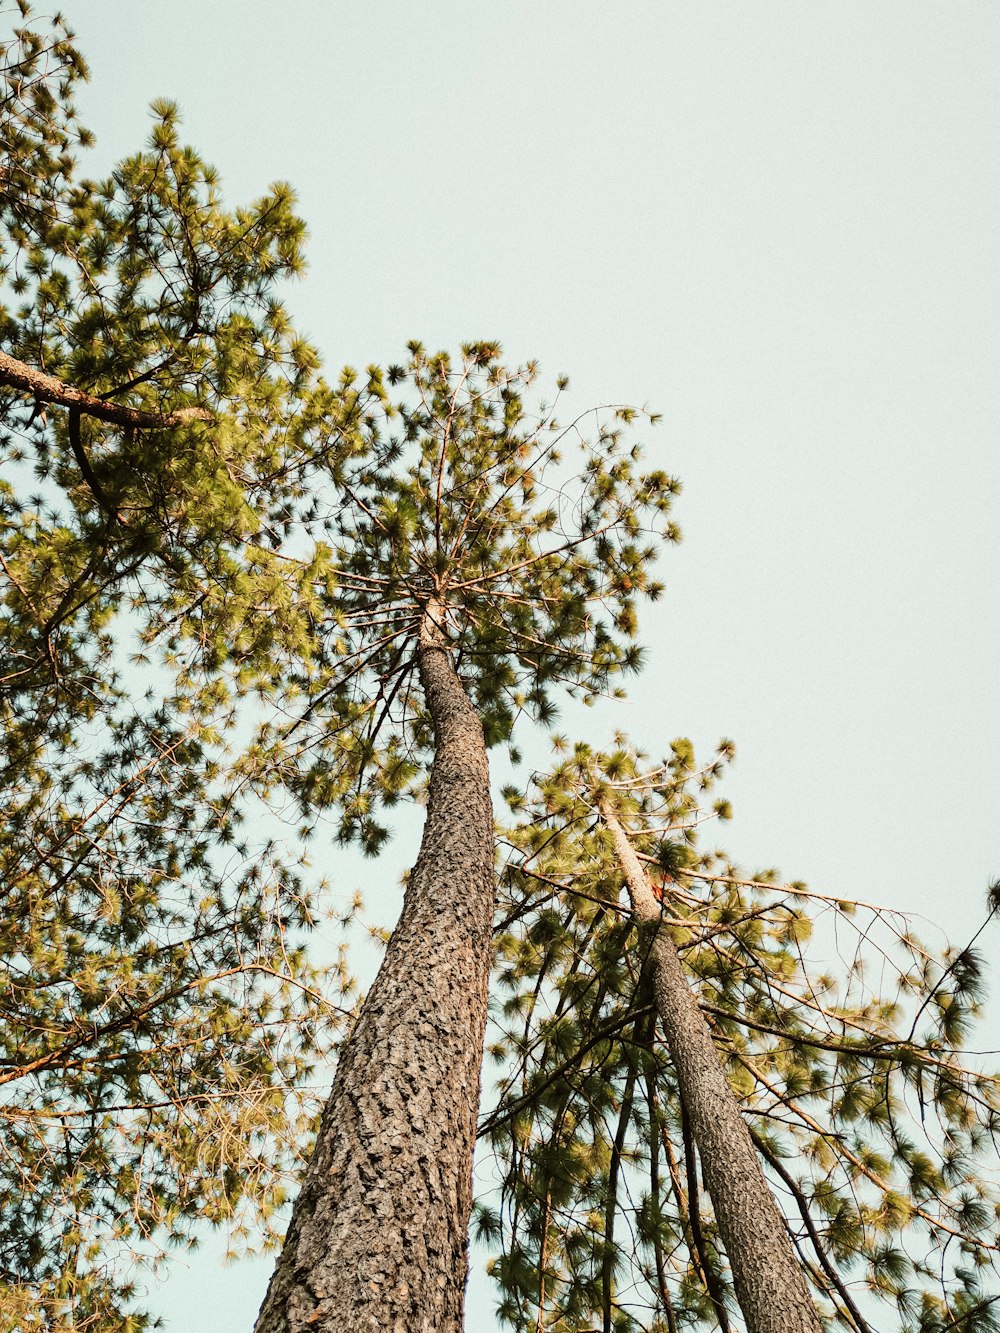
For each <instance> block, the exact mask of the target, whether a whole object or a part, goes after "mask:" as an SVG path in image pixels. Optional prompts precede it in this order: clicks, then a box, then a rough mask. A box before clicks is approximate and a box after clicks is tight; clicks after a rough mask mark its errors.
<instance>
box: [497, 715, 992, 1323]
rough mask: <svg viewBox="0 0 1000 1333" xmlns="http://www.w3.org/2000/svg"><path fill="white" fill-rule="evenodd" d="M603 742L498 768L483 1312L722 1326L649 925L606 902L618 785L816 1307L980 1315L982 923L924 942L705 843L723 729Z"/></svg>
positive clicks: (721, 1288) (723, 1305)
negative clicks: (702, 757)
mask: <svg viewBox="0 0 1000 1333" xmlns="http://www.w3.org/2000/svg"><path fill="white" fill-rule="evenodd" d="M619 741H620V743H619V746H618V747H617V748H616V749H614V750H611V751H608V752H603V753H602V752H601V751H598V750H596V749H595V748H594V747H592V746H590V745H588V744H585V743H579V744H577V745H575V746H573V747H572V748H571V749H570V748H569V747H566V746H565V744H562V743H561V748H563V750H564V757H562V758H561V760H560V762H559V763H558V764H557V766H556V768H555V769H554V770H553V771H552V772H551V773H550V774H548V775H544V776H539V777H538V778H537V779H536V780H535V782H534V783H533V785H532V786H531V787H530V788H529V790H528V792H527V793H524V792H520V791H517V790H516V789H511V790H510V791H509V800H510V803H511V805H512V807H513V810H514V812H515V814H516V815H517V821H516V823H514V824H513V825H512V826H511V827H510V828H509V829H508V830H507V832H506V835H505V842H506V846H507V849H508V858H507V868H506V871H505V875H504V879H503V884H504V889H505V893H504V897H505V902H504V903H502V907H501V910H502V912H503V917H502V920H501V923H500V933H499V936H498V948H499V967H500V971H499V976H498V982H499V995H498V1010H497V1022H498V1027H499V1030H498V1032H497V1034H496V1039H495V1041H494V1044H493V1046H492V1050H491V1054H492V1055H493V1057H494V1059H495V1060H496V1061H498V1062H499V1064H500V1065H501V1069H502V1071H503V1072H502V1074H501V1081H500V1089H501V1095H500V1099H499V1103H498V1105H497V1106H496V1108H495V1109H494V1110H492V1111H491V1112H490V1113H489V1114H488V1115H487V1116H486V1117H485V1119H484V1124H483V1132H484V1134H485V1135H486V1136H487V1138H488V1141H489V1142H490V1144H491V1145H492V1147H493V1150H494V1152H495V1153H496V1160H497V1162H498V1169H499V1173H500V1177H499V1178H500V1200H499V1206H497V1205H495V1204H493V1203H490V1202H489V1201H487V1200H484V1202H483V1204H482V1206H481V1207H480V1210H479V1216H478V1222H479V1227H480V1229H481V1232H482V1234H483V1235H484V1236H485V1237H486V1238H488V1239H490V1240H492V1241H493V1242H494V1243H496V1242H498V1241H499V1242H501V1243H502V1253H501V1257H500V1258H499V1259H498V1260H497V1261H496V1262H495V1265H494V1272H495V1274H496V1276H497V1277H498V1280H499V1282H500V1286H501V1290H502V1293H503V1296H502V1300H501V1304H500V1313H501V1316H502V1318H503V1319H504V1320H505V1321H506V1322H507V1323H509V1324H510V1325H511V1326H512V1327H515V1328H525V1329H527V1328H532V1329H534V1328H536V1327H538V1326H544V1327H546V1328H566V1329H583V1328H589V1327H591V1326H592V1325H593V1324H594V1323H595V1322H598V1323H599V1322H600V1320H601V1319H602V1318H603V1319H604V1320H605V1321H606V1322H605V1324H604V1326H605V1327H606V1328H612V1327H613V1328H615V1329H622V1330H625V1329H639V1328H649V1327H656V1328H664V1329H670V1330H675V1329H680V1328H685V1327H687V1328H698V1327H705V1328H711V1327H720V1326H721V1327H723V1328H726V1327H729V1324H730V1320H731V1319H732V1318H733V1315H734V1311H735V1310H736V1307H735V1306H734V1301H733V1294H732V1290H731V1286H730V1281H729V1276H728V1262H727V1259H726V1255H725V1252H724V1250H723V1249H722V1247H721V1246H720V1244H719V1240H718V1235H717V1231H716V1226H715V1223H714V1219H713V1216H712V1209H711V1202H710V1201H709V1200H708V1199H707V1198H706V1197H705V1195H704V1190H703V1185H702V1183H701V1179H700V1171H699V1168H698V1163H697V1156H696V1152H695V1149H694V1145H693V1143H692V1139H691V1134H690V1131H689V1128H688V1126H687V1124H686V1123H685V1117H684V1114H683V1109H682V1107H681V1104H680V1101H679V1099H678V1095H677V1085H676V1078H675V1074H674V1071H673V1070H672V1068H671V1065H670V1062H669V1060H668V1058H667V1057H666V1054H665V1051H664V1047H663V1042H662V1037H661V1036H660V1034H659V1033H658V1030H657V1022H656V1014H655V1011H654V1008H653V1005H652V997H651V994H650V989H649V974H648V968H647V966H646V959H645V954H644V948H646V947H648V946H646V945H644V943H643V936H642V935H641V934H640V933H639V932H637V930H636V928H635V923H634V921H633V920H632V919H631V915H630V913H629V912H628V910H627V908H624V907H623V906H622V902H621V887H622V878H621V871H620V869H619V867H618V865H617V863H616V860H615V857H614V855H613V852H612V847H611V845H610V840H609V836H608V833H607V829H606V828H605V826H604V823H603V821H602V819H601V815H600V808H601V803H602V801H611V802H612V803H613V805H614V807H615V808H616V809H617V810H619V811H620V812H621V817H622V819H623V820H625V819H627V820H628V824H629V828H630V829H631V833H630V840H631V841H632V843H633V845H634V847H635V850H636V851H637V853H638V854H639V857H640V859H641V860H642V861H643V862H644V863H645V865H646V866H647V868H648V873H649V875H650V876H651V878H652V880H653V882H654V884H656V885H658V893H659V895H660V898H661V903H662V911H663V922H664V924H663V926H662V928H663V929H668V930H669V931H670V933H671V935H672V936H673V938H674V940H675V941H676V945H677V948H678V950H680V952H681V954H682V956H683V959H684V964H685V968H686V970H687V971H688V974H689V977H690V980H691V983H692V985H693V986H694V988H695V992H696V994H697V996H698V998H699V1001H700V1004H701V1008H702V1011H703V1012H704V1014H705V1015H706V1017H707V1019H708V1021H709V1024H710V1026H711V1029H712V1032H713V1036H714V1038H715V1042H716V1045H717V1048H718V1051H719V1054H720V1056H721V1058H722V1059H723V1060H724V1061H725V1064H726V1068H727V1071H728V1074H729V1080H730V1083H731V1086H732V1087H733V1089H734V1091H735V1092H736V1094H737V1096H738V1097H739V1098H740V1102H741V1105H742V1109H743V1113H744V1116H745V1117H746V1120H747V1123H748V1125H749V1127H750V1131H751V1134H752V1136H753V1139H754V1142H755V1143H756V1145H757V1148H758V1151H759V1153H760V1155H761V1157H762V1159H763V1161H764V1163H765V1165H766V1167H767V1173H768V1176H769V1179H770V1181H771V1183H772V1186H773V1188H774V1192H775V1194H776V1196H777V1198H778V1199H779V1201H780V1202H781V1204H782V1206H783V1208H784V1210H785V1213H786V1217H787V1222H788V1228H789V1233H790V1235H791V1237H792V1239H793V1241H794V1244H795V1246H796V1248H797V1250H798V1252H799V1254H800V1256H801V1262H802V1266H803V1268H804V1270H805V1272H806V1273H807V1275H808V1277H809V1279H810V1282H811V1284H812V1285H813V1287H814V1288H815V1291H816V1293H817V1295H818V1296H819V1297H820V1298H821V1303H822V1306H821V1308H822V1309H823V1310H824V1312H825V1317H826V1320H827V1323H828V1326H829V1327H831V1328H845V1329H854V1330H857V1331H858V1333H869V1331H870V1330H871V1329H874V1328H876V1327H879V1326H880V1323H879V1318H880V1317H879V1313H878V1307H879V1305H885V1304H888V1305H890V1306H891V1307H892V1308H893V1315H892V1316H891V1317H892V1318H893V1319H894V1320H897V1321H898V1324H894V1326H898V1327H899V1328H901V1329H903V1330H907V1331H909V1330H913V1333H916V1331H917V1330H919V1331H920V1333H943V1330H945V1329H950V1328H956V1327H961V1328H976V1329H981V1330H989V1329H992V1328H996V1327H997V1326H998V1324H1000V1309H998V1308H997V1301H998V1296H997V1285H996V1277H997V1262H996V1261H997V1256H998V1254H1000V1226H998V1223H1000V1181H998V1178H997V1174H996V1170H995V1142H996V1134H997V1131H998V1129H1000V1078H998V1076H997V1074H996V1073H994V1072H991V1071H990V1069H989V1067H988V1065H986V1066H984V1062H983V1061H982V1060H981V1059H980V1058H978V1056H977V1053H976V1052H975V1051H972V1052H970V1053H968V1054H965V1055H963V1046H964V1044H965V1041H966V1040H967V1037H968V1035H969V1033H970V1031H971V1030H972V1028H973V1023H974V1020H975V1018H976V1016H977V1015H978V1014H979V1013H980V1012H981V1010H980V1003H981V999H982V995H983V974H982V960H981V959H980V958H979V956H978V954H977V953H976V951H975V948H974V947H973V946H972V945H970V946H967V947H965V948H955V947H951V946H949V947H947V948H945V949H944V951H943V952H938V951H935V950H933V949H930V948H928V946H927V945H926V944H924V943H923V942H922V941H921V940H920V939H919V937H918V936H917V935H916V934H915V933H914V929H913V926H912V924H911V923H910V922H909V921H907V920H906V918H905V917H902V916H901V915H899V914H898V913H892V912H887V911H884V910H882V909H880V908H879V907H878V906H876V905H872V904H868V903H863V902H856V901H852V900H851V899H849V898H840V897H831V896H824V895H823V894H822V893H819V892H815V891H812V890H810V889H808V888H807V886H806V885H804V884H802V883H798V882H792V883H782V882H781V881H780V880H779V879H778V877H777V875H776V873H775V872H774V871H767V872H764V873H761V874H757V875H748V874H747V873H746V872H745V871H743V870H741V869H740V868H739V867H738V866H737V865H736V864H734V862H733V861H732V860H731V859H730V858H729V857H728V856H727V855H726V854H725V853H724V852H722V851H720V850H718V849H715V848H706V847H703V846H702V839H701V833H702V826H703V825H704V823H705V821H706V820H711V819H713V818H715V817H723V818H724V817H726V816H727V815H728V814H729V809H728V803H727V802H725V800H724V799H720V798H716V799H713V788H714V786H715V784H716V782H717V780H718V778H719V777H720V775H721V773H722V771H723V768H724V766H725V763H726V761H727V760H728V759H729V758H730V757H731V755H732V745H731V743H730V742H724V743H723V744H722V746H720V749H719V751H718V753H717V754H716V755H715V756H713V758H712V759H711V760H710V761H709V762H708V763H707V764H698V763H697V761H696V760H695V757H694V753H693V750H692V747H691V745H690V743H689V742H687V741H677V742H674V744H673V746H672V749H671V752H670V754H668V755H667V757H666V758H665V759H664V760H663V761H662V762H661V763H658V764H655V765H652V766H650V765H649V763H648V761H644V760H643V757H642V755H641V754H640V753H638V752H637V751H636V750H635V749H634V748H633V747H632V746H631V745H630V744H628V742H627V741H625V740H624V738H619ZM996 907H997V899H996V894H995V893H994V895H993V897H992V898H991V902H990V904H989V908H990V912H991V913H992V911H995V910H996ZM814 928H815V930H816V932H817V934H816V939H815V940H814V945H813V947H812V948H810V947H809V945H808V943H807V942H808V941H809V940H810V937H811V936H813V932H814ZM822 957H825V958H827V959H828V960H829V961H828V962H827V963H826V964H825V965H823V964H821V963H820V962H819V961H818V959H819V958H822ZM501 997H502V1001H501ZM991 1158H992V1159H993V1161H992V1162H991ZM650 1319H652V1320H653V1323H652V1324H650V1322H649V1321H650Z"/></svg>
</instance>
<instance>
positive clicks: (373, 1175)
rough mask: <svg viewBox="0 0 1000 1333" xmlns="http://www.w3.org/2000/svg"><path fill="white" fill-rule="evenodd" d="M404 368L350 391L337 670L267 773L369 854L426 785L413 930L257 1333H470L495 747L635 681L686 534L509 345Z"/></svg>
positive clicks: (335, 1115) (631, 466)
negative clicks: (644, 634)
mask: <svg viewBox="0 0 1000 1333" xmlns="http://www.w3.org/2000/svg"><path fill="white" fill-rule="evenodd" d="M410 351H411V358H410V361H409V363H408V365H406V366H405V367H403V366H400V367H393V368H391V369H390V370H389V371H388V374H387V375H386V376H384V377H383V376H382V375H380V374H379V373H378V372H376V371H370V372H369V374H368V377H367V380H366V382H365V384H364V387H363V388H361V389H358V390H356V391H355V392H356V394H357V401H358V410H357V413H356V420H357V444H356V453H355V454H354V456H349V455H343V454H342V455H340V456H339V457H338V458H337V459H336V460H334V463H333V466H332V467H331V470H330V480H331V482H332V486H331V488H330V491H329V495H328V497H327V498H326V499H325V500H324V505H325V508H326V513H325V515H322V514H321V515H320V516H321V517H323V518H324V521H325V522H326V524H327V526H328V528H329V530H330V534H331V537H330V540H331V543H332V547H331V550H332V569H333V575H334V578H335V580H336V589H335V593H334V595H333V596H332V597H331V598H330V600H329V603H328V605H327V608H326V612H325V618H324V619H323V621H322V623H321V624H320V625H318V626H317V634H318V636H319V640H320V642H321V643H322V644H323V646H324V651H325V653H326V654H327V661H326V662H318V661H317V660H316V659H314V660H312V661H311V662H310V663H309V668H310V670H309V672H308V673H307V674H304V675H302V676H301V677H300V678H298V679H296V678H294V677H293V678H291V681H290V684H291V686H292V687H293V689H294V691H295V692H296V693H295V694H291V695H290V697H289V708H292V707H293V706H295V707H297V713H296V715H295V716H294V718H293V719H292V720H290V721H289V722H288V723H286V724H284V725H283V726H280V727H279V726H275V727H273V728H272V729H271V730H270V732H269V733H268V734H266V735H265V736H262V738H261V742H260V751H259V755H258V757H259V759H260V760H261V762H266V765H267V766H268V768H269V769H270V771H272V772H274V773H275V774H280V778H281V781H283V782H284V783H286V784H288V785H289V786H291V787H292V789H294V790H295V791H296V792H297V794H298V796H299V799H300V800H301V802H302V804H303V808H304V809H310V808H316V807H317V806H318V805H322V804H323V803H330V804H339V805H340V807H341V809H342V812H343V824H342V836H344V837H345V838H347V837H352V836H355V837H357V838H359V839H360V841H361V843H362V845H364V846H365V847H366V848H367V849H369V850H372V851H374V850H377V849H378V847H379V846H380V844H381V842H382V840H383V838H384V836H385V830H384V828H383V827H382V825H381V823H380V821H379V815H378V807H379V803H380V802H383V803H388V804H390V805H391V804H392V803H393V802H394V801H396V800H397V799H398V797H399V795H400V794H401V793H403V792H405V791H406V790H408V789H412V787H413V784H414V782H415V781H417V780H418V778H419V777H420V776H421V774H422V773H423V772H424V771H425V770H427V771H429V785H428V788H427V814H426V820H425V825H424V833H423V839H422V842H421V847H420V852H419V855H418V857H417V861H416V864H415V865H414V867H413V869H412V872H411V873H410V876H409V879H408V882H407V885H406V893H405V899H404V905H403V911H402V916H401V917H400V921H399V924H398V925H397V927H396V929H395V930H394V931H393V934H392V937H391V939H390V941H389V944H388V947H387V949H386V953H385V958H384V960H383V963H382V966H381V968H380V970H379V974H378V977H377V978H376V980H375V983H374V985H373V987H372V989H371V991H370V992H369V994H368V996H367V998H366V1000H365V1003H364V1006H363V1008H362V1010H361V1013H360V1016H359V1019H358V1021H357V1024H356V1026H355V1028H354V1030H353V1032H352V1033H351V1036H350V1038H349V1039H348V1040H347V1041H345V1042H344V1043H343V1044H342V1045H341V1047H340V1053H339V1060H338V1065H337V1071H336V1077H335V1083H334V1088H333V1092H332V1094H331V1097H330V1100H329V1102H328V1104H327V1107H326V1110H325V1112H324V1115H323V1119H322V1123H321V1126H320V1130H319V1136H318V1140H317V1145H316V1150H315V1155H314V1157H313V1160H312V1163H311V1165H310V1168H309V1171H308V1173H307V1176H306V1180H305V1183H304V1185H303V1188H302V1192H301V1194H300V1195H299V1198H298V1199H297V1201H296V1205H295V1209H294V1212H293V1215H292V1220H291V1224H290V1227H289V1231H288V1236H287V1238H286V1241H285V1246H284V1249H283V1252H282V1255H281V1257H280V1259H279V1262H278V1266H277V1268H276V1271H275V1274H274V1277H273V1279H272V1282H271V1286H270V1289H269V1292H268V1295H267V1298H266V1300H265V1304H264V1307H263V1309H262V1311H261V1315H260V1318H259V1321H258V1325H257V1328H258V1330H259V1331H260V1333H272V1331H273V1330H282V1333H284V1330H305V1329H310V1330H314V1333H320V1330H323V1329H330V1330H334V1329H336V1330H340V1329H343V1328H353V1329H359V1330H360V1329H380V1330H381V1329H401V1330H402V1329H406V1330H411V1331H415V1330H418V1329H428V1330H429V1329H434V1330H438V1331H440V1333H443V1331H446V1330H452V1333H457V1330H459V1329H460V1327H461V1320H462V1304H463V1296H464V1284H465V1272H466V1257H465V1252H466V1232H467V1226H468V1219H469V1213H470V1209H471V1171H472V1152H473V1146H474V1141H475V1130H476V1114H477V1108H478V1101H479V1070H480V1062H481V1058H482V1048H483V1032H484V1027H485V1022H486V1002H487V984H488V980H489V973H490V964H491V959H492V946H491V930H492V923H493V910H494V899H495V878H494V869H493V866H494V830H493V815H492V809H491V803H490V794H489V779H488V767H487V750H488V748H489V747H490V746H492V745H495V744H497V743H499V742H504V741H507V740H508V739H509V737H510V736H511V732H512V729H513V726H514V723H515V721H516V719H517V717H518V716H519V715H520V714H521V713H527V714H529V716H533V717H534V718H536V719H539V720H542V721H545V720H547V719H548V718H550V717H551V715H552V712H553V707H554V702H553V695H554V692H555V690H556V689H557V688H558V687H562V688H564V689H567V690H568V691H569V692H570V693H582V694H583V696H584V697H593V696H595V695H596V694H597V693H598V692H599V691H603V690H605V689H607V688H609V686H611V685H612V684H613V681H614V678H615V677H616V675H617V674H619V673H620V672H622V671H627V670H632V669H634V668H635V667H636V666H637V665H638V662H639V651H638V649H637V647H636V646H635V644H634V642H633V637H634V634H635V629H636V619H635V601H636V598H637V597H638V596H640V595H655V594H656V593H657V591H658V587H657V585H655V584H654V583H653V582H652V581H651V579H650V575H649V569H648V566H649V562H650V560H651V557H652V555H653V552H654V550H655V541H653V540H651V537H653V535H654V530H656V531H660V530H662V531H663V532H664V533H665V534H666V535H667V536H673V535H675V533H674V530H673V528H672V527H670V526H669V525H666V524H665V522H664V520H663V515H665V513H666V511H667V509H668V508H669V504H670V500H671V497H672V494H673V493H674V491H675V490H676V483H674V482H673V481H672V480H671V479H670V478H668V477H667V476H665V475H664V474H663V473H660V472H651V473H648V474H644V473H642V472H641V471H640V470H639V467H638V462H637V460H638V450H637V447H627V446H626V443H625V439H624V435H623V432H624V430H625V428H626V427H627V426H628V424H629V422H630V421H631V420H632V418H633V416H634V414H633V413H631V412H628V411H623V410H618V411H609V412H607V413H598V414H594V415H591V414H588V416H587V418H584V419H582V420H579V421H574V422H572V423H570V424H568V425H566V426H565V427H560V426H559V425H558V423H557V421H556V418H555V416H554V409H553V408H552V407H546V406H545V405H542V406H541V407H539V409H538V410H537V412H536V413H534V414H533V413H532V412H531V411H530V410H529V407H528V406H527V404H526V403H525V399H524V391H525V389H526V388H527V387H528V386H529V385H530V384H531V382H532V380H533V379H534V373H535V372H534V368H533V367H530V366H529V367H527V368H526V369H525V370H523V371H518V372H515V371H510V370H508V369H506V368H505V367H504V366H503V365H502V363H501V361H500V352H499V348H498V347H497V345H496V344H493V343H478V344H473V345H469V346H467V347H465V348H463V349H462V356H461V359H460V361H458V362H457V363H453V362H452V361H451V359H450V358H449V357H448V356H446V355H444V354H438V355H428V354H427V353H426V352H425V350H424V349H423V348H422V347H421V346H420V345H419V344H411V347H410ZM387 385H388V387H387ZM396 388H398V390H399V392H398V394H397V397H396V398H395V399H393V398H391V397H390V392H389V390H390V389H396ZM352 391H353V390H352V385H351V382H350V379H349V378H348V379H347V380H346V381H345V383H344V386H343V392H344V394H345V396H346V397H345V401H347V398H348V397H349V395H350V393H351V392H352ZM588 419H589V420H591V421H593V422H594V423H595V425H596V429H595V431H594V439H593V441H592V442H590V443H588V442H586V441H584V440H583V439H582V428H583V426H584V425H585V424H586V422H587V420H588ZM578 440H580V442H579V443H577V441H578ZM567 441H569V442H571V443H572V444H573V450H572V455H571V457H570V458H569V459H568V460H567V462H566V464H563V463H562V462H561V459H560V456H559V451H560V449H561V448H562V447H563V446H564V445H565V444H566V442H567ZM574 478H578V480H574ZM296 695H297V697H296Z"/></svg>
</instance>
